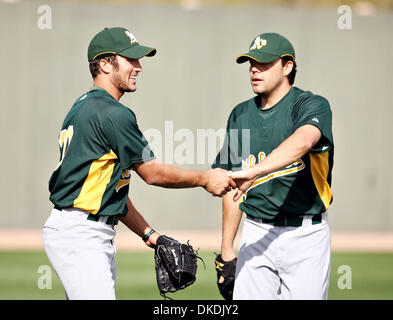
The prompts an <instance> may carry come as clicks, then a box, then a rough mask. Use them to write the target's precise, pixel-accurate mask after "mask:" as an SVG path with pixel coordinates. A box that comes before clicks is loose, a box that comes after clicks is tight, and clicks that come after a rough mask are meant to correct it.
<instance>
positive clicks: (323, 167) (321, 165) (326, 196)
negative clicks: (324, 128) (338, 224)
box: [310, 152, 332, 210]
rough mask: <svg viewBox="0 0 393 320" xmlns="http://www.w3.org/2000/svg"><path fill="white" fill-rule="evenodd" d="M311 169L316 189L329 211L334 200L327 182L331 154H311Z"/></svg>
mask: <svg viewBox="0 0 393 320" xmlns="http://www.w3.org/2000/svg"><path fill="white" fill-rule="evenodd" d="M310 167H311V174H312V178H313V180H314V184H315V187H316V188H317V191H318V194H319V196H320V197H321V199H322V202H323V204H324V205H325V208H326V210H327V208H328V207H329V205H330V201H331V200H332V191H331V190H330V186H329V184H328V182H327V176H328V174H329V152H325V153H322V154H315V153H310Z"/></svg>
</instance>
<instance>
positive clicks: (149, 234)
mask: <svg viewBox="0 0 393 320" xmlns="http://www.w3.org/2000/svg"><path fill="white" fill-rule="evenodd" d="M154 232H155V231H154V229H151V230H150V231H149V232H148V233H146V234H145V235H144V236H143V237H142V240H143V241H145V242H146V241H147V240H149V238H150V236H151V235H152V234H153V233H154Z"/></svg>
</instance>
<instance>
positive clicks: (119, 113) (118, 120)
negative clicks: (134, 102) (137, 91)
mask: <svg viewBox="0 0 393 320" xmlns="http://www.w3.org/2000/svg"><path fill="white" fill-rule="evenodd" d="M103 130H104V133H105V136H106V138H107V139H108V141H109V144H110V146H111V148H112V150H113V151H114V152H115V153H116V154H117V156H118V157H119V160H120V164H121V168H122V169H132V165H133V164H135V163H141V162H148V161H150V160H152V159H154V158H155V156H154V153H153V151H152V150H151V149H150V146H149V144H148V142H147V140H146V139H145V137H144V136H143V134H142V132H141V131H140V130H139V127H138V124H137V121H136V117H135V114H134V113H133V112H132V111H131V110H130V109H128V108H126V107H124V108H117V109H116V110H113V109H112V110H111V113H110V114H107V116H106V118H105V120H104V122H103Z"/></svg>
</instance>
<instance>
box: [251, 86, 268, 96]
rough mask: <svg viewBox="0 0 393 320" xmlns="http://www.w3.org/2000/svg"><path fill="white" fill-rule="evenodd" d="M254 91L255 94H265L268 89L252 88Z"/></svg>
mask: <svg viewBox="0 0 393 320" xmlns="http://www.w3.org/2000/svg"><path fill="white" fill-rule="evenodd" d="M252 90H253V91H254V93H255V94H263V93H265V92H266V89H265V88H264V87H260V86H252Z"/></svg>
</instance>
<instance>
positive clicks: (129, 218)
mask: <svg viewBox="0 0 393 320" xmlns="http://www.w3.org/2000/svg"><path fill="white" fill-rule="evenodd" d="M127 208H128V213H127V215H126V216H125V217H122V218H120V221H121V222H122V223H123V224H125V225H126V226H127V227H128V228H129V229H130V230H131V231H132V232H134V233H136V234H137V235H138V236H140V237H143V236H144V235H145V234H147V233H148V232H149V231H150V230H152V228H151V227H150V226H149V224H148V223H147V222H146V220H145V219H144V218H143V216H142V215H141V214H140V213H139V212H138V211H137V210H136V208H135V207H134V205H133V204H132V202H131V200H130V198H127ZM158 236H159V234H158V233H157V232H155V233H153V234H152V235H151V236H150V238H149V240H148V241H147V242H146V244H147V245H148V246H153V245H155V244H156V240H157V238H158Z"/></svg>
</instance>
